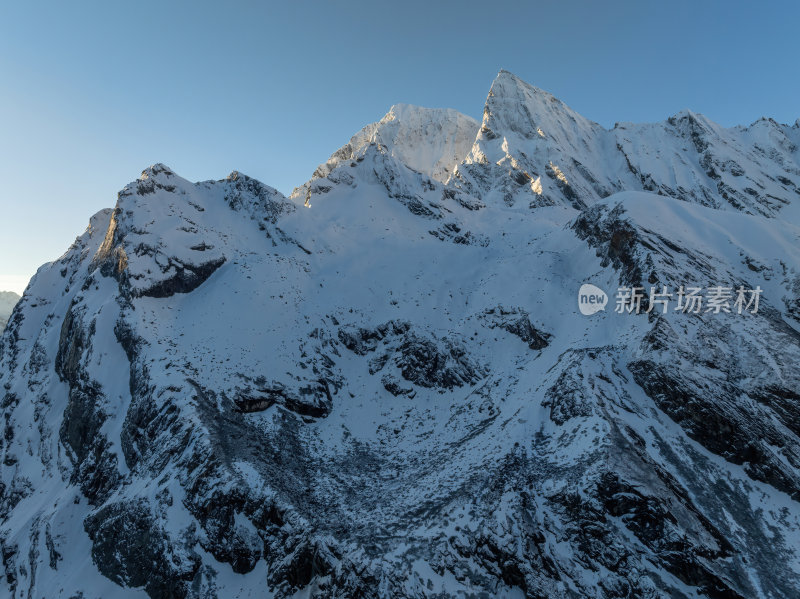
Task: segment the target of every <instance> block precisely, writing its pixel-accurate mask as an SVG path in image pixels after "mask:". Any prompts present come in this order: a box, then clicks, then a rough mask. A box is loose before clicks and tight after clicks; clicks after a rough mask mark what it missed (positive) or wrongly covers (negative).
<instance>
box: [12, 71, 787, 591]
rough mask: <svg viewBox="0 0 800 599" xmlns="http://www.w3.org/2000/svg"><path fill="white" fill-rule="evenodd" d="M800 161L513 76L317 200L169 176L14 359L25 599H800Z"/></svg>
mask: <svg viewBox="0 0 800 599" xmlns="http://www.w3.org/2000/svg"><path fill="white" fill-rule="evenodd" d="M470 128H472V129H473V131H472V133H469V132H468V131H467V130H468V129H470ZM469 136H471V139H469V140H468V141H466V139H467V138H468V137H469ZM798 143H800V130H799V129H798V127H797V125H795V126H786V125H778V124H776V123H773V122H771V121H766V120H765V121H759V122H757V123H755V124H754V125H752V126H750V127H748V128H733V129H724V128H720V127H718V126H716V125H714V124H713V123H710V122H708V121H707V120H706V119H704V118H703V117H700V116H698V115H694V114H691V113H683V114H681V115H678V116H676V117H674V118H673V119H670V120H669V121H667V122H665V123H662V124H658V125H625V126H622V125H619V126H617V127H615V128H614V129H613V130H611V131H608V130H604V129H603V128H601V127H599V126H598V125H596V124H593V123H591V122H590V121H587V120H586V119H584V118H582V117H580V116H579V115H577V114H576V113H574V112H573V111H571V110H570V109H569V108H567V107H566V106H565V105H564V104H562V103H561V102H559V101H558V100H556V99H555V98H553V97H552V96H550V95H549V94H547V93H545V92H543V91H541V90H538V89H536V88H533V87H531V86H529V85H528V84H526V83H524V82H522V81H520V80H519V79H518V78H516V77H514V76H513V75H511V74H510V73H507V72H501V73H500V74H499V75H498V78H497V80H496V81H495V83H494V84H493V86H492V90H491V92H490V95H489V98H488V100H487V104H486V109H485V112H484V119H483V123H482V124H478V123H474V122H471V121H470V120H469V119H467V118H466V117H462V116H460V115H458V114H457V113H454V112H451V111H426V110H425V109H417V108H410V107H402V108H398V107H396V108H395V109H393V110H392V112H390V114H389V115H387V117H386V118H385V119H384V120H383V121H381V123H378V124H376V125H373V126H370V127H368V128H366V129H365V130H364V131H362V132H361V133H359V134H358V135H356V136H355V137H354V138H353V141H351V143H350V144H349V145H348V146H345V148H343V150H341V151H340V152H337V153H336V154H335V155H334V157H333V158H332V159H331V161H329V162H328V163H327V164H326V165H324V167H321V168H320V169H318V171H317V172H316V173H315V174H314V176H313V177H312V179H311V180H310V181H309V182H308V183H307V184H305V185H304V186H303V187H301V188H299V189H298V191H297V192H296V193H295V194H293V197H292V198H286V197H284V196H283V195H281V194H280V193H279V192H278V191H276V190H275V189H273V188H271V187H268V186H266V185H263V184H261V183H259V182H258V181H255V180H253V179H250V178H248V177H246V176H245V175H242V174H240V173H232V174H231V175H230V176H229V177H227V178H226V179H224V180H221V181H207V182H201V183H191V182H189V181H186V180H185V179H183V178H181V177H180V176H178V175H177V174H175V173H174V172H172V171H171V170H170V169H169V168H167V167H165V166H164V165H160V164H159V165H155V166H153V167H150V168H149V169H147V170H146V171H145V172H144V173H142V176H141V177H140V178H139V179H138V180H137V181H135V182H133V183H131V184H130V185H128V186H127V187H125V188H124V189H123V190H122V191H121V192H120V194H119V197H118V200H117V204H116V206H115V207H114V208H113V209H109V210H104V211H101V212H100V213H98V214H97V215H95V216H94V217H92V219H91V221H90V225H89V227H88V229H87V230H86V232H84V234H83V235H82V236H81V237H79V238H78V239H77V240H76V241H75V243H74V244H73V245H72V246H71V247H70V248H69V250H68V251H67V253H66V254H65V255H64V256H62V257H61V258H60V259H58V260H57V261H55V262H53V263H51V264H48V265H46V266H44V267H42V268H41V269H40V270H39V272H38V273H37V275H36V276H35V277H34V279H33V280H32V282H31V284H30V286H29V288H28V290H27V291H26V293H25V295H24V297H23V298H22V300H21V301H20V304H19V306H18V307H17V309H16V310H15V312H14V316H13V318H12V320H11V321H10V323H9V325H8V328H7V329H6V331H5V332H4V333H3V336H2V341H0V406H2V410H3V415H4V419H3V425H4V433H3V435H2V436H0V443H1V445H0V448H1V449H2V467H1V469H0V472H1V473H2V478H1V480H0V556H2V567H1V568H0V573H1V574H2V580H0V588H1V589H2V592H3V593H4V596H9V597H14V598H22V597H37V598H38V597H47V598H50V597H84V598H87V599H88V598H94V597H147V596H149V597H165V598H166V597H192V598H201V597H202V598H208V597H236V598H238V597H241V598H244V597H308V596H312V597H331V598H333V597H337V598H338V597H341V598H350V597H537V598H538V597H542V598H545V597H546V598H563V599H567V598H569V599H572V598H578V597H591V598H597V599H607V598H611V597H647V598H653V599H655V598H659V599H660V598H665V599H666V598H689V597H707V598H726V599H727V598H747V599H750V598H759V599H775V598H787V599H788V598H792V597H797V596H799V595H800V427H799V426H798V422H800V369H798V366H797V365H798V364H799V363H800V226H798V223H800V218H798V208H797V207H798V205H800V197H798V191H797V189H798V183H800V174H798V173H800V164H799V163H798V160H799V158H798V149H797V144H798ZM748 189H749V190H751V191H747V190H748ZM585 282H591V283H593V284H595V285H597V286H599V287H601V288H603V289H605V290H606V291H608V292H609V293H610V294H613V293H614V291H615V290H616V288H617V287H619V286H620V285H628V286H631V285H638V286H643V287H647V288H649V287H650V286H658V287H660V286H662V285H665V286H667V287H669V288H670V289H673V290H674V289H675V288H676V287H677V286H679V285H698V286H703V287H707V286H712V285H726V286H738V285H740V284H741V285H745V286H747V287H749V288H755V287H756V286H760V287H761V288H762V289H763V295H762V299H761V309H760V310H759V312H758V314H736V313H735V312H734V313H721V314H713V313H701V314H682V313H675V312H669V313H666V314H662V313H661V312H660V311H659V310H653V311H652V312H650V313H642V314H638V315H637V314H618V313H615V312H614V311H613V309H612V307H611V306H609V309H607V310H606V311H605V312H600V313H598V314H596V315H594V316H592V317H584V316H582V315H581V314H580V313H579V311H578V309H577V297H576V296H577V290H578V288H579V287H580V285H581V284H582V283H585ZM612 301H613V300H612Z"/></svg>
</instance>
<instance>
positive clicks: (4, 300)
mask: <svg viewBox="0 0 800 599" xmlns="http://www.w3.org/2000/svg"><path fill="white" fill-rule="evenodd" d="M18 301H19V295H17V294H16V293H14V292H13V291H0V333H2V332H3V329H5V328H6V323H7V322H8V317H9V316H11V312H12V311H13V310H14V306H16V305H17V302H18Z"/></svg>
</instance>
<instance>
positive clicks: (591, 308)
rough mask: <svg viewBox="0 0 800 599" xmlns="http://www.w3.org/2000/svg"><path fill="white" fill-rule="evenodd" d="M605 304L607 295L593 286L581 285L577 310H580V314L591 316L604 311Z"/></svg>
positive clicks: (588, 284)
mask: <svg viewBox="0 0 800 599" xmlns="http://www.w3.org/2000/svg"><path fill="white" fill-rule="evenodd" d="M607 303H608V295H606V292H605V291H603V290H602V289H600V288H599V287H596V286H595V285H591V284H590V283H586V284H584V285H581V288H580V289H579V290H578V310H580V312H581V314H583V315H584V316H591V315H592V314H596V313H597V312H600V311H602V310H605V309H606V304H607Z"/></svg>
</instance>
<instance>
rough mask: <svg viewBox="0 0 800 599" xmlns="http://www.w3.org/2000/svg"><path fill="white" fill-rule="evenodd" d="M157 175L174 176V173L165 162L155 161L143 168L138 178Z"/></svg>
mask: <svg viewBox="0 0 800 599" xmlns="http://www.w3.org/2000/svg"><path fill="white" fill-rule="evenodd" d="M159 175H161V176H164V177H174V176H175V173H174V172H173V170H172V169H171V168H169V167H168V166H167V165H166V164H162V163H161V162H156V163H155V164H153V165H151V166H148V167H147V168H146V169H144V170H143V171H142V174H141V176H140V177H139V179H141V180H145V179H153V178H156V177H158V176H159Z"/></svg>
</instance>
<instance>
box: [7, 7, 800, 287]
mask: <svg viewBox="0 0 800 599" xmlns="http://www.w3.org/2000/svg"><path fill="white" fill-rule="evenodd" d="M0 8H1V9H2V10H0V82H2V83H1V85H2V88H0V89H2V93H0V180H1V182H0V289H3V288H5V289H17V290H21V289H20V288H21V287H22V286H24V282H25V280H26V278H27V277H29V276H30V275H31V274H33V272H35V270H36V268H37V267H38V266H39V265H40V264H42V263H43V262H46V261H49V260H53V259H55V258H57V257H58V256H60V255H61V254H62V253H63V252H64V250H65V249H66V248H67V247H68V245H69V244H70V243H71V242H72V240H73V239H74V238H75V237H76V236H77V235H78V234H79V233H81V232H82V231H83V229H84V228H85V227H86V225H87V223H88V219H89V217H90V216H91V215H92V214H93V213H94V212H96V211H97V210H99V209H100V208H104V207H111V206H113V205H114V202H115V199H116V192H117V191H118V190H119V189H121V188H122V187H123V186H124V185H125V184H126V183H127V182H129V181H131V180H133V179H135V178H136V177H137V176H138V174H139V172H140V171H141V170H142V169H143V168H144V167H146V166H148V165H149V164H152V163H154V162H164V163H166V164H168V165H170V166H171V167H172V168H173V169H175V170H176V171H177V172H178V173H179V174H181V175H183V176H184V177H187V178H189V179H193V180H202V179H218V178H222V177H224V176H226V175H227V174H228V173H229V172H230V171H232V170H234V169H236V170H240V171H242V172H244V173H247V174H249V175H251V176H254V177H257V178H258V179H260V180H262V181H263V182H265V183H267V184H270V185H272V186H274V187H277V188H278V189H280V190H281V191H284V192H289V191H290V190H291V189H292V187H294V186H296V185H299V184H300V183H302V182H303V181H305V180H306V179H308V178H309V177H310V175H311V173H312V171H313V170H314V168H315V167H316V165H317V164H319V163H320V162H323V161H324V160H325V159H326V158H327V157H328V156H329V155H330V154H331V153H332V152H333V151H334V150H335V149H336V148H338V147H339V146H340V145H342V144H343V143H345V142H346V141H347V140H348V139H349V137H350V135H351V134H352V133H354V132H355V131H357V130H358V129H359V128H361V127H362V126H363V125H364V124H366V123H368V122H372V121H374V120H377V119H379V118H380V117H381V116H382V115H383V114H384V113H385V112H386V111H387V110H388V108H389V107H390V106H391V105H392V104H394V103H396V102H407V103H412V104H420V105H423V106H447V107H453V108H456V109H458V110H460V111H462V112H465V113H467V114H470V115H472V116H474V117H476V118H477V117H480V115H481V112H482V109H483V103H484V100H485V97H486V93H487V91H488V89H489V85H490V84H491V81H492V79H493V78H494V76H495V74H496V73H497V71H498V70H499V69H500V68H505V69H508V70H510V71H512V72H514V73H516V74H517V75H519V76H520V77H522V78H523V79H525V80H527V81H529V82H530V83H533V84H534V85H537V86H539V87H541V88H544V89H546V90H548V91H550V92H552V93H554V94H555V95H556V96H558V97H559V98H561V99H562V100H564V101H565V102H567V103H568V104H569V105H571V106H572V107H573V108H575V109H576V110H578V111H579V112H581V113H583V114H584V115H585V116H587V117H589V118H591V119H593V120H596V121H598V122H600V123H601V124H603V125H605V126H607V127H610V126H612V125H613V123H614V122H615V121H618V120H625V121H655V120H663V119H664V118H666V117H668V116H670V115H671V114H674V113H676V112H678V111H679V110H682V109H684V108H691V109H692V110H695V111H697V112H702V113H704V114H706V115H707V116H709V117H710V118H712V119H713V120H716V121H718V122H720V123H722V124H724V125H734V124H739V123H750V122H752V121H754V120H755V119H757V118H759V117H761V116H771V117H773V118H775V119H776V120H778V121H780V122H788V123H793V122H794V121H795V119H797V118H798V117H800V41H798V40H799V39H800V36H798V29H797V27H798V23H800V4H798V3H797V2H793V1H785V2H758V3H757V2H752V1H750V2H738V1H731V0H729V1H725V2H717V1H703V0H694V1H683V0H677V1H676V0H671V1H670V2H649V1H642V0H631V1H626V2H617V1H613V0H604V1H599V0H585V1H571V0H562V1H559V2H556V1H551V2H537V1H531V0H528V1H522V0H520V1H518V2H506V1H504V0H493V1H488V2H487V1H481V2H471V1H461V2H445V1H437V0H426V1H423V2H417V1H416V0H414V1H403V2H399V1H396V2H381V1H379V0H372V1H366V0H364V1H356V2H350V1H347V0H338V1H335V2H333V1H330V2H329V1H325V2H323V1H315V2H311V1H303V0H300V1H293V2H289V1H287V2H281V3H277V2H274V3H273V2H236V1H229V2H225V3H217V2H214V3H212V2H206V1H202V0H197V1H194V2H179V1H170V0H162V1H161V2H139V1H137V2H129V3H122V2H109V1H107V0H106V1H103V2H81V1H79V0H76V1H75V2H37V1H35V0H32V1H30V2H19V1H16V2H12V1H9V0H0Z"/></svg>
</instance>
